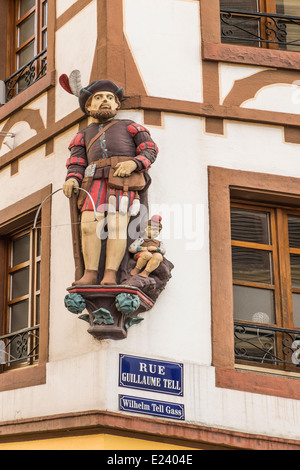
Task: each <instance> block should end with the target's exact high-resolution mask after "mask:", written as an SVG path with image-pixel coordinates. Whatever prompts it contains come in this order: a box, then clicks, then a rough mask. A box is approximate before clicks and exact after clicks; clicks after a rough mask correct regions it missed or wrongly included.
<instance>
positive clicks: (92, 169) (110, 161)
mask: <svg viewBox="0 0 300 470" xmlns="http://www.w3.org/2000/svg"><path fill="white" fill-rule="evenodd" d="M132 159H133V157H129V156H118V157H108V158H101V159H100V160H97V161H95V162H92V163H90V164H89V165H88V166H87V167H86V169H85V172H84V177H85V178H93V177H94V176H95V173H96V170H97V169H98V168H107V167H113V168H115V166H116V165H117V163H120V162H125V161H127V160H132Z"/></svg>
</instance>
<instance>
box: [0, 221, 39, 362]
mask: <svg viewBox="0 0 300 470" xmlns="http://www.w3.org/2000/svg"><path fill="white" fill-rule="evenodd" d="M6 246H7V254H8V257H7V258H8V259H7V261H8V262H7V279H6V284H7V296H6V301H5V304H6V314H5V315H4V331H5V332H6V334H4V335H2V336H1V337H0V349H1V355H2V357H1V361H0V362H1V363H2V365H3V366H4V367H3V369H8V368H12V367H16V366H20V365H31V364H34V363H36V361H38V353H39V321H40V312H39V307H40V272H41V270H40V265H41V233H40V229H32V228H31V227H30V228H27V229H25V230H21V231H20V232H19V233H16V234H14V235H11V236H8V237H6Z"/></svg>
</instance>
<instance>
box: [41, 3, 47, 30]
mask: <svg viewBox="0 0 300 470" xmlns="http://www.w3.org/2000/svg"><path fill="white" fill-rule="evenodd" d="M47 23H48V2H44V3H43V7H42V26H46V24H47Z"/></svg>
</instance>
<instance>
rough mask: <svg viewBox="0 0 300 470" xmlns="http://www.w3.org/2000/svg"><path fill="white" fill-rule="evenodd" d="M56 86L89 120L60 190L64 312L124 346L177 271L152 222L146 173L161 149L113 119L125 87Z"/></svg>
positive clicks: (72, 80)
mask: <svg viewBox="0 0 300 470" xmlns="http://www.w3.org/2000/svg"><path fill="white" fill-rule="evenodd" d="M59 81H60V84H61V86H62V87H63V88H64V89H65V90H66V91H67V92H68V93H71V94H73V95H75V96H77V97H78V99H79V105H80V108H81V110H82V111H83V112H84V113H85V114H86V115H87V116H90V117H92V123H91V124H90V125H89V126H88V127H86V128H85V129H82V130H80V131H79V132H78V133H77V134H76V136H75V137H74V139H73V140H72V142H71V143H70V146H69V151H70V155H69V158H68V160H67V176H66V180H65V183H64V185H63V192H64V194H65V196H67V197H68V198H69V199H70V213H71V223H72V224H71V226H72V239H73V252H74V260H75V281H74V282H73V284H72V286H70V287H69V288H67V291H68V294H67V295H66V297H65V306H66V308H67V309H68V310H69V311H70V312H71V313H74V314H76V315H78V318H79V319H81V320H84V321H86V322H88V323H89V328H88V332H89V333H90V334H91V335H92V336H93V337H94V338H96V339H99V340H102V339H107V338H111V339H123V338H126V336H127V331H128V328H129V327H131V326H132V325H135V324H138V323H140V322H141V321H142V320H143V317H140V316H139V315H140V314H142V313H144V312H146V311H148V310H150V309H151V308H152V307H153V306H154V304H155V302H156V300H157V298H158V296H159V294H160V293H161V291H162V290H163V289H164V288H165V286H166V284H167V282H168V280H169V279H170V277H171V270H172V269H173V267H174V266H173V264H172V263H171V262H170V261H168V260H167V259H166V258H165V248H164V247H163V244H162V242H160V241H158V239H157V238H158V236H159V234H160V231H161V229H162V225H161V217H159V216H153V217H151V218H150V219H149V216H148V188H149V186H150V184H151V178H150V176H149V174H148V170H149V168H150V166H151V165H152V164H153V163H154V162H155V160H156V157H157V154H158V148H157V145H156V144H155V142H154V141H153V139H152V137H151V135H150V133H149V131H148V130H147V129H146V128H145V127H144V126H142V125H141V124H137V123H136V122H134V121H132V120H129V119H116V115H117V111H118V110H119V109H120V106H121V101H122V98H123V89H122V87H119V86H118V85H116V84H115V83H113V82H111V81H110V80H98V81H96V82H93V83H91V84H89V85H88V86H87V87H85V88H83V87H82V85H81V77H80V72H79V71H77V70H75V71H73V72H72V73H71V74H70V76H69V77H68V76H67V75H65V74H64V75H62V76H61V77H60V79H59ZM80 190H81V191H80ZM82 190H83V191H82Z"/></svg>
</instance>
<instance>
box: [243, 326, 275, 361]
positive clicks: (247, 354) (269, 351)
mask: <svg viewBox="0 0 300 470" xmlns="http://www.w3.org/2000/svg"><path fill="white" fill-rule="evenodd" d="M234 350H235V357H236V359H242V360H246V361H255V362H259V363H261V364H275V363H276V360H275V356H276V343H275V334H274V332H273V331H268V330H264V329H263V328H261V327H260V328H244V327H241V326H236V327H235V330H234Z"/></svg>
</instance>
